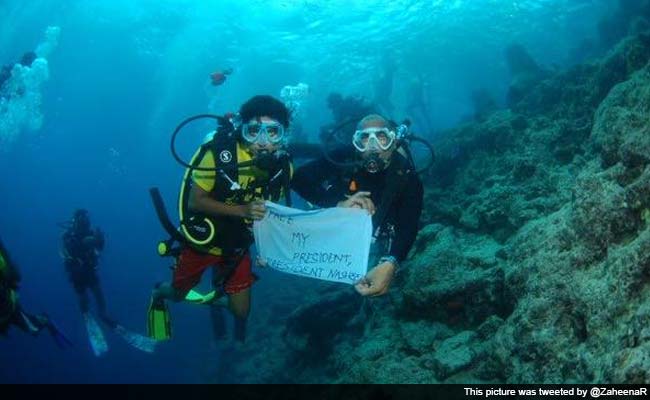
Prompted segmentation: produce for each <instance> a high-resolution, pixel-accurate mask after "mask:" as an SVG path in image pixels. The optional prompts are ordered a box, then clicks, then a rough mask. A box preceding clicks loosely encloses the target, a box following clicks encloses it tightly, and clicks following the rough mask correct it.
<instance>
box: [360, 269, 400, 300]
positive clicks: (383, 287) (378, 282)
mask: <svg viewBox="0 0 650 400" xmlns="http://www.w3.org/2000/svg"><path fill="white" fill-rule="evenodd" d="M394 274H395V264H393V263H392V262H390V261H386V262H383V263H381V264H379V265H377V266H376V267H375V268H373V269H371V270H370V271H369V272H368V273H367V274H366V276H364V277H363V278H361V280H360V281H359V282H357V284H356V285H354V288H355V289H356V291H357V292H358V293H359V294H360V295H362V296H371V297H375V296H381V295H384V294H386V292H388V288H389V286H390V282H391V281H392V280H393V275H394Z"/></svg>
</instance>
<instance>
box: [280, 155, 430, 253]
mask: <svg viewBox="0 0 650 400" xmlns="http://www.w3.org/2000/svg"><path fill="white" fill-rule="evenodd" d="M352 181H354V182H355V184H354V185H353V186H356V188H353V189H355V190H352V191H351V190H350V189H351V188H350V186H351V182H352ZM291 186H292V189H294V190H295V191H296V192H297V193H298V194H299V195H300V196H301V197H302V198H304V199H305V200H307V201H309V202H310V203H312V204H315V205H317V206H319V207H335V206H336V204H337V203H338V202H340V201H342V200H345V196H346V195H349V194H352V193H353V192H357V191H363V192H371V196H370V197H371V199H372V201H373V203H374V204H375V207H376V208H377V212H376V213H375V215H374V216H373V226H374V227H375V228H374V229H375V233H376V227H377V226H378V225H379V227H380V230H379V231H380V233H379V235H377V237H378V238H379V239H381V238H385V239H389V240H390V245H388V244H387V245H386V246H385V247H386V249H385V253H384V254H380V256H386V255H390V256H393V257H395V258H396V259H397V261H398V262H401V261H402V260H404V259H405V258H406V257H407V255H408V252H409V250H410V249H411V246H412V245H413V242H414V241H415V237H416V235H417V232H418V229H419V226H418V223H419V219H420V214H421V212H422V196H423V189H422V182H421V181H420V179H419V177H418V175H417V173H416V172H415V171H414V170H413V169H412V168H411V167H410V165H409V163H408V161H407V160H406V158H405V157H403V156H402V155H401V154H399V153H397V152H395V153H394V155H393V159H392V161H391V164H390V166H389V167H388V168H387V169H386V170H384V171H382V172H378V173H375V174H371V173H369V172H367V171H365V170H363V169H357V171H346V170H345V169H344V168H342V167H339V166H336V165H334V164H332V163H330V162H329V161H327V160H326V159H324V158H321V159H317V160H314V161H311V162H309V163H307V164H305V165H303V166H302V167H300V168H298V170H297V171H296V173H295V174H294V177H293V180H292V183H291ZM386 190H389V191H392V192H393V194H392V195H387V194H385V192H386ZM386 207H388V209H387V210H386V209H385V208H386ZM388 236H390V238H389V237H388Z"/></svg>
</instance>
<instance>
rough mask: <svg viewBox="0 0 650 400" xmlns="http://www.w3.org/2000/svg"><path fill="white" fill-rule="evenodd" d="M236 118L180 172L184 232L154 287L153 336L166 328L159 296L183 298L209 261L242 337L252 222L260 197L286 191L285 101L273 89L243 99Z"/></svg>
mask: <svg viewBox="0 0 650 400" xmlns="http://www.w3.org/2000/svg"><path fill="white" fill-rule="evenodd" d="M239 118H240V123H238V124H237V126H235V125H231V126H230V128H229V129H223V128H224V127H223V126H221V127H220V129H218V130H217V132H216V133H215V135H214V137H213V138H212V139H210V141H209V142H208V143H206V144H204V145H203V146H201V148H200V149H199V151H198V152H197V154H196V155H195V157H194V160H193V162H192V166H193V167H195V168H194V169H192V168H190V169H188V172H187V173H186V179H185V186H184V190H183V192H182V193H181V205H180V207H179V208H180V211H181V232H182V233H183V235H184V236H185V238H186V240H184V242H185V243H182V245H181V248H180V250H179V251H178V254H177V255H176V263H175V267H174V272H173V278H172V281H171V282H170V283H165V284H159V285H158V286H157V287H156V288H155V289H154V291H153V296H152V304H151V307H150V310H149V323H148V327H149V333H150V336H151V337H153V338H156V339H159V340H164V339H169V337H170V335H171V330H170V327H169V320H168V316H165V314H166V310H167V308H166V305H165V300H173V301H182V300H184V299H186V295H187V294H188V293H189V292H190V291H191V290H192V288H194V287H195V286H196V285H198V284H199V282H200V280H201V276H202V275H203V272H204V271H205V270H207V269H208V268H210V267H212V268H213V274H214V278H213V285H214V286H215V289H216V290H218V291H219V290H220V291H222V292H223V293H225V294H226V295H227V298H228V305H227V306H228V309H229V310H230V312H231V313H232V314H233V315H234V317H235V324H234V326H235V338H236V339H237V340H239V341H242V342H243V341H244V339H245V326H246V319H247V317H248V314H249V310H250V302H251V300H250V288H251V286H252V284H253V282H254V281H255V276H254V275H253V273H252V272H251V258H250V255H249V247H250V246H251V244H252V243H253V235H252V232H251V225H252V222H253V221H254V220H259V219H262V218H263V217H264V215H265V212H266V208H265V205H264V201H265V200H272V201H278V200H279V198H280V197H281V196H283V195H284V196H288V192H287V190H288V187H289V179H290V175H291V165H290V161H289V157H288V155H287V154H286V152H284V147H285V144H286V138H287V133H286V132H287V130H288V128H289V120H290V118H289V111H288V110H287V108H286V106H285V105H284V104H283V103H282V102H281V101H279V100H277V99H275V98H273V97H271V96H255V97H253V98H252V99H250V100H248V101H247V102H246V103H244V104H243V105H242V106H241V109H240V111H239ZM163 311H164V312H163ZM158 316H160V317H161V318H163V319H162V320H161V319H160V318H159V317H158ZM165 318H166V319H165Z"/></svg>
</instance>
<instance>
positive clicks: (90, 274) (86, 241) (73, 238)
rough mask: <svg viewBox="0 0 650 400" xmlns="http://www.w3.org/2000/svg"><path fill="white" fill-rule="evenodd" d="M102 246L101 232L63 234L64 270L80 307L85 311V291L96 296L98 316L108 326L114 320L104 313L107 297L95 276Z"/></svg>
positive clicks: (113, 323) (86, 297)
mask: <svg viewBox="0 0 650 400" xmlns="http://www.w3.org/2000/svg"><path fill="white" fill-rule="evenodd" d="M103 248H104V239H103V235H101V233H99V231H97V230H95V231H90V230H89V231H87V232H75V231H74V230H68V231H66V232H65V233H64V234H63V249H64V252H65V261H64V265H65V269H66V271H67V272H68V277H69V278H70V282H71V283H72V286H73V287H74V289H75V291H76V292H77V295H78V296H79V307H80V308H81V312H83V313H84V314H85V313H87V312H88V310H89V299H88V293H87V290H88V289H90V290H91V291H92V292H93V295H94V296H95V301H96V303H97V310H98V312H99V316H100V318H101V319H102V320H103V321H104V322H106V323H107V324H109V325H111V326H112V325H115V322H114V321H113V320H112V319H110V318H109V317H108V316H107V315H106V300H105V299H104V293H103V292H102V288H101V286H100V284H99V278H98V276H97V265H98V262H99V260H98V253H99V251H100V250H103Z"/></svg>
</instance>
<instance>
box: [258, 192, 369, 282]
mask: <svg viewBox="0 0 650 400" xmlns="http://www.w3.org/2000/svg"><path fill="white" fill-rule="evenodd" d="M266 208H267V210H268V212H267V215H266V217H265V218H264V219H262V220H261V221H255V223H254V224H253V232H254V233H255V243H256V245H257V250H258V251H259V253H260V257H261V258H262V259H263V260H265V261H266V262H267V263H268V265H269V266H270V267H271V268H273V269H276V270H278V271H281V272H286V273H289V274H294V275H300V276H307V277H310V278H316V279H322V280H326V281H331V282H343V283H349V284H354V283H356V282H357V281H358V280H359V279H361V278H362V277H363V276H364V275H365V274H366V271H367V269H368V254H369V252H370V241H371V237H372V219H371V218H370V215H369V214H368V212H367V211H365V210H361V209H356V208H326V209H321V210H312V211H303V210H297V209H294V208H289V207H284V206H281V205H278V204H274V203H271V202H266Z"/></svg>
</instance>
